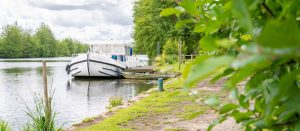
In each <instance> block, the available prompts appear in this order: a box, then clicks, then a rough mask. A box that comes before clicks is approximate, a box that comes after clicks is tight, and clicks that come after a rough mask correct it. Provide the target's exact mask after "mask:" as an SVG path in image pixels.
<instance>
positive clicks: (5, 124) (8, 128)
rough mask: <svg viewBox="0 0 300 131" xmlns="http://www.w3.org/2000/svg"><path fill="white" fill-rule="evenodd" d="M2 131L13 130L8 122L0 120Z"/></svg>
mask: <svg viewBox="0 0 300 131" xmlns="http://www.w3.org/2000/svg"><path fill="white" fill-rule="evenodd" d="M0 131H11V128H10V126H9V124H8V123H7V122H5V121H2V120H0Z"/></svg>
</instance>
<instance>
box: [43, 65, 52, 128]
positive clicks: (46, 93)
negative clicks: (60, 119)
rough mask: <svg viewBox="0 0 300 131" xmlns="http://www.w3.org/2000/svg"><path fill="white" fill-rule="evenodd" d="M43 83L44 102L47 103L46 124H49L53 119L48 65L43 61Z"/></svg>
mask: <svg viewBox="0 0 300 131" xmlns="http://www.w3.org/2000/svg"><path fill="white" fill-rule="evenodd" d="M43 83H44V102H45V110H46V112H45V122H46V123H49V120H50V117H51V111H50V108H51V107H49V97H48V82H47V65H46V61H43Z"/></svg>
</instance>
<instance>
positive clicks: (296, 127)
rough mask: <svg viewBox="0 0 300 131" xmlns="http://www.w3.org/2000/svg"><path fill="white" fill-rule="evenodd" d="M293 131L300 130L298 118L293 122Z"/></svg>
mask: <svg viewBox="0 0 300 131" xmlns="http://www.w3.org/2000/svg"><path fill="white" fill-rule="evenodd" d="M293 131H300V120H299V121H298V122H297V123H296V124H295V127H294V129H293Z"/></svg>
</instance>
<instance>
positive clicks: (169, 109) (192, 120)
mask: <svg viewBox="0 0 300 131" xmlns="http://www.w3.org/2000/svg"><path fill="white" fill-rule="evenodd" d="M182 82H183V80H182V78H181V77H176V78H172V79H169V80H168V81H166V83H165V84H164V86H165V91H164V92H158V89H157V88H151V89H149V90H148V91H146V92H144V93H142V94H140V95H138V96H136V97H134V98H132V100H130V102H126V103H124V104H123V105H120V106H117V107H115V108H113V109H111V110H107V111H106V112H103V113H101V114H99V115H98V116H96V117H92V118H87V121H85V120H82V122H81V123H78V124H74V125H73V126H71V127H69V128H66V129H65V130H66V131H77V130H79V131H86V130H89V131H98V130H103V131H110V130H115V131H119V130H120V131H124V130H126V131H127V130H129V131H130V130H157V131H165V130H178V131H185V130H206V129H207V128H208V125H209V124H210V123H211V122H212V121H213V120H215V119H216V118H218V116H219V115H218V113H217V112H215V111H214V110H213V108H211V107H209V106H207V105H206V104H204V103H203V101H204V100H205V99H206V98H208V97H209V95H212V94H216V95H218V96H219V97H220V98H221V99H223V100H224V101H227V98H225V96H226V94H225V93H224V92H223V93H222V92H219V91H220V89H221V86H220V85H221V83H222V81H220V82H217V83H216V84H215V85H209V82H208V81H207V80H204V81H202V82H200V83H199V84H198V86H197V87H195V88H190V89H188V90H189V91H188V92H187V91H186V89H184V88H182V85H181V84H180V83H182ZM220 129H222V130H224V131H240V130H241V128H240V125H238V124H236V123H235V121H234V120H233V119H229V120H226V121H224V122H223V123H221V124H219V125H217V126H216V127H215V128H213V130H220Z"/></svg>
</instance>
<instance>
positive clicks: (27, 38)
mask: <svg viewBox="0 0 300 131" xmlns="http://www.w3.org/2000/svg"><path fill="white" fill-rule="evenodd" d="M22 43H23V45H24V48H23V50H22V57H24V58H32V57H39V54H38V51H39V46H40V45H39V44H38V43H37V42H36V40H35V39H34V37H32V36H31V35H30V32H29V31H27V32H26V31H24V32H23V33H22Z"/></svg>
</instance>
